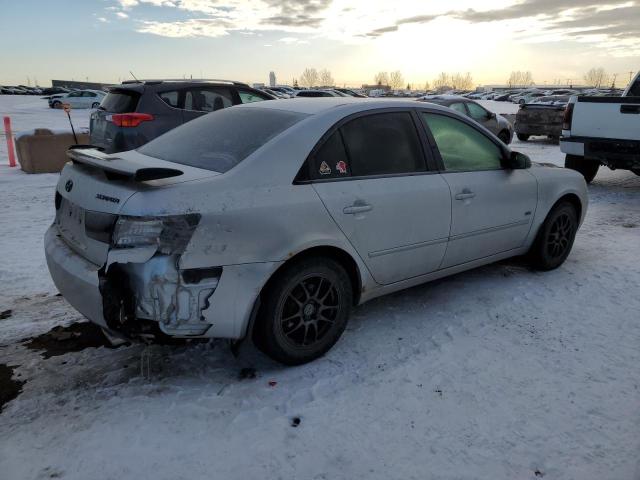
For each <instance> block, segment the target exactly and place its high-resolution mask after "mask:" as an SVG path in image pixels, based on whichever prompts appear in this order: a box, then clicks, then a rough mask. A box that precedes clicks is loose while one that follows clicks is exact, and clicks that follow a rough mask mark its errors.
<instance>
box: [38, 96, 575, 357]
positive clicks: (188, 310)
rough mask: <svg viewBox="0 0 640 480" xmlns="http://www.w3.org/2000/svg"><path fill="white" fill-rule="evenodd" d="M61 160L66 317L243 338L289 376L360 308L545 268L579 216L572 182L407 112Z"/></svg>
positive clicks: (245, 116) (300, 115)
mask: <svg viewBox="0 0 640 480" xmlns="http://www.w3.org/2000/svg"><path fill="white" fill-rule="evenodd" d="M69 156H70V158H71V160H72V162H70V163H69V164H67V165H66V166H65V168H64V170H63V171H62V173H61V176H60V181H59V183H58V186H57V191H56V195H55V207H56V218H55V222H54V223H53V225H52V226H51V227H50V228H49V230H48V231H47V234H46V238H45V250H46V257H47V263H48V266H49V270H50V272H51V276H52V277H53V280H54V282H55V284H56V286H57V287H58V289H59V290H60V292H61V293H62V294H63V295H64V297H65V298H66V299H67V300H68V301H69V303H71V305H73V306H74V307H75V308H76V309H77V310H78V311H80V312H81V313H82V314H84V315H85V316H86V317H87V318H88V319H89V320H90V321H92V322H95V323H97V324H98V325H100V326H101V327H102V328H103V329H104V330H105V331H106V332H108V333H109V334H110V335H120V336H125V337H127V338H133V339H142V340H145V341H154V340H159V339H166V338H167V337H179V338H212V337H215V338H227V339H232V340H240V339H243V338H245V337H251V338H252V339H253V340H254V342H255V343H256V345H257V346H258V347H259V348H260V349H262V350H263V351H264V352H266V353H267V354H268V355H270V356H271V357H272V358H274V359H276V360H278V361H280V362H283V363H286V364H300V363H304V362H307V361H310V360H313V359H315V358H317V357H319V356H321V355H323V354H324V353H325V352H326V351H327V350H328V349H329V348H331V347H332V346H333V345H334V344H335V342H336V341H337V340H338V338H339V337H340V335H341V334H342V332H343V331H344V329H345V326H346V323H347V320H348V317H349V313H350V310H351V308H352V307H353V306H355V305H358V304H361V303H363V302H366V301H368V300H370V299H372V298H375V297H378V296H381V295H384V294H387V293H390V292H394V291H397V290H401V289H404V288H407V287H411V286H413V285H417V284H420V283H423V282H427V281H430V280H433V279H436V278H440V277H444V276H446V275H451V274H454V273H458V272H461V271H463V270H467V269H470V268H474V267H478V266H480V265H484V264H487V263H490V262H495V261H497V260H501V259H504V258H507V257H511V256H515V255H522V254H525V253H528V254H529V256H530V258H531V261H532V263H533V265H534V266H536V267H538V268H540V269H543V270H549V269H552V268H556V267H558V266H559V265H560V264H562V263H563V262H564V260H565V259H566V258H567V256H568V255H569V252H570V250H571V247H572V245H573V240H574V237H575V234H576V231H577V229H578V227H579V225H580V223H581V222H582V219H583V218H584V215H585V212H586V208H587V194H586V186H585V182H584V179H583V178H582V176H581V175H579V174H577V173H576V172H573V171H571V170H565V169H562V168H555V167H552V166H542V165H535V164H534V165H532V164H531V162H530V160H529V159H528V158H527V157H526V156H524V155H522V154H519V153H516V152H511V151H510V150H509V149H508V148H507V147H506V146H505V145H504V144H503V143H502V142H500V141H499V140H498V138H497V137H495V136H494V135H493V134H492V133H490V132H489V131H488V130H486V129H485V128H483V127H482V126H481V125H479V124H477V123H476V122H474V121H472V120H470V119H469V118H467V117H466V116H463V115H460V114H459V113H457V112H455V111H453V110H451V109H449V108H445V107H441V106H438V105H432V104H428V103H425V104H417V103H416V102H409V101H402V100H383V101H376V100H362V99H350V98H333V99H331V98H327V99H309V100H307V99H294V100H282V101H278V102H260V103H258V104H248V105H242V106H237V107H234V108H231V109H225V110H221V111H218V112H214V113H211V114H208V115H205V116H203V117H201V118H199V119H197V120H194V121H192V122H189V123H188V124H185V125H183V126H181V127H178V128H176V129H175V130H172V131H170V132H168V133H166V134H165V135H162V136H161V137H158V138H157V139H155V140H153V141H151V142H150V143H148V144H146V145H145V146H143V147H141V148H139V149H138V150H136V151H129V152H121V153H117V154H111V155H107V154H104V153H102V152H100V151H98V150H96V149H90V148H83V147H77V148H74V149H71V150H70V151H69Z"/></svg>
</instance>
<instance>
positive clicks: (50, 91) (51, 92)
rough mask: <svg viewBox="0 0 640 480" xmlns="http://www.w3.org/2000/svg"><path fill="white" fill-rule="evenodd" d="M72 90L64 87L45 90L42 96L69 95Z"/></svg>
mask: <svg viewBox="0 0 640 480" xmlns="http://www.w3.org/2000/svg"><path fill="white" fill-rule="evenodd" d="M70 91H71V90H69V89H68V88H64V87H51V88H43V89H42V95H56V94H60V93H69V92H70Z"/></svg>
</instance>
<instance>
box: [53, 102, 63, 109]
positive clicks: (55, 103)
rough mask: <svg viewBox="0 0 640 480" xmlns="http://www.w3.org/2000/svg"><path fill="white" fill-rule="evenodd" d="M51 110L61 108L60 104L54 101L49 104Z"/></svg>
mask: <svg viewBox="0 0 640 480" xmlns="http://www.w3.org/2000/svg"><path fill="white" fill-rule="evenodd" d="M51 108H62V102H58V101H55V102H53V103H52V104H51Z"/></svg>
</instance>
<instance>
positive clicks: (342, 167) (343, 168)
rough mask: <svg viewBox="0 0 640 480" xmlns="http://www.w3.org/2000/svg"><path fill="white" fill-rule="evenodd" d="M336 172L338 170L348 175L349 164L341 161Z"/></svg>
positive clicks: (337, 164)
mask: <svg viewBox="0 0 640 480" xmlns="http://www.w3.org/2000/svg"><path fill="white" fill-rule="evenodd" d="M336 170H338V172H340V173H347V164H346V163H344V162H343V161H342V160H340V161H339V162H338V163H336Z"/></svg>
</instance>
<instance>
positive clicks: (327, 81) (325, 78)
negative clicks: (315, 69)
mask: <svg viewBox="0 0 640 480" xmlns="http://www.w3.org/2000/svg"><path fill="white" fill-rule="evenodd" d="M335 83H336V81H335V80H334V79H333V76H332V75H331V72H330V71H329V70H327V69H326V68H323V69H322V70H320V85H322V86H323V87H333V86H334V85H335Z"/></svg>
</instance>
